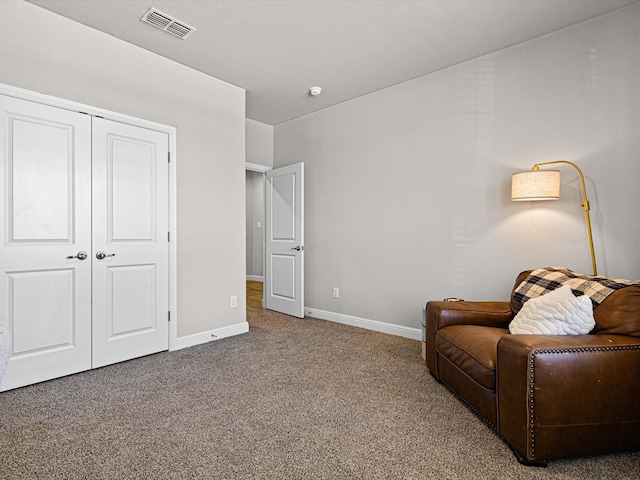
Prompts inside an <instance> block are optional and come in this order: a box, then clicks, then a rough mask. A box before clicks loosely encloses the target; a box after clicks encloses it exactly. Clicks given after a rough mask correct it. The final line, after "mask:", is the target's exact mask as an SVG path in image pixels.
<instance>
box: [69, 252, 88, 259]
mask: <svg viewBox="0 0 640 480" xmlns="http://www.w3.org/2000/svg"><path fill="white" fill-rule="evenodd" d="M88 256H89V255H87V252H82V251H80V252H78V253H77V254H76V255H69V256H68V257H67V259H71V258H77V259H78V260H86V259H87V257H88Z"/></svg>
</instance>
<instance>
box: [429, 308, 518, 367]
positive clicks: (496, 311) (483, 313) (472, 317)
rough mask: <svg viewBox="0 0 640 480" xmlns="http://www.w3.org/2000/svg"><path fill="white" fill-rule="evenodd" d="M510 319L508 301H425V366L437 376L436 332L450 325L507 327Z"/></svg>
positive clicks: (511, 315) (511, 316)
mask: <svg viewBox="0 0 640 480" xmlns="http://www.w3.org/2000/svg"><path fill="white" fill-rule="evenodd" d="M512 318H513V314H512V313H511V308H510V307H509V302H465V301H459V302H444V301H437V302H428V303H427V314H426V324H425V328H426V332H425V340H426V344H427V345H426V348H427V367H428V368H429V371H430V372H431V373H432V374H433V375H437V373H436V372H437V364H436V362H437V360H436V351H435V339H436V332H437V331H438V330H439V329H440V328H444V327H447V326H450V325H481V326H486V327H498V328H507V326H508V325H509V322H510V321H511V319H512Z"/></svg>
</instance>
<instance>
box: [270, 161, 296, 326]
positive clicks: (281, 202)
mask: <svg viewBox="0 0 640 480" xmlns="http://www.w3.org/2000/svg"><path fill="white" fill-rule="evenodd" d="M265 227H266V228H265V236H266V245H265V264H266V265H265V283H264V290H265V291H264V306H265V308H268V309H270V310H275V311H278V312H282V313H286V314H287V315H292V316H295V317H299V318H303V317H304V164H303V163H296V164H294V165H289V166H286V167H282V168H276V169H273V170H269V171H268V172H267V173H266V182H265Z"/></svg>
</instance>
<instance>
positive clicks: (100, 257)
mask: <svg viewBox="0 0 640 480" xmlns="http://www.w3.org/2000/svg"><path fill="white" fill-rule="evenodd" d="M115 256H116V254H115V253H104V252H102V251H100V252H98V253H96V258H97V259H98V260H102V259H103V258H106V257H115Z"/></svg>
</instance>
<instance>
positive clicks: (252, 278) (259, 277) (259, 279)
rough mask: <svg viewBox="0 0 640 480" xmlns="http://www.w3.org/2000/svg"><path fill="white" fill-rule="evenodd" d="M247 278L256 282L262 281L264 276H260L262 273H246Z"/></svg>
mask: <svg viewBox="0 0 640 480" xmlns="http://www.w3.org/2000/svg"><path fill="white" fill-rule="evenodd" d="M247 280H254V281H256V282H264V276H262V275H247Z"/></svg>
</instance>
